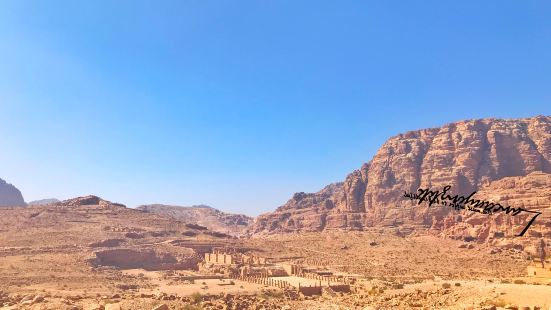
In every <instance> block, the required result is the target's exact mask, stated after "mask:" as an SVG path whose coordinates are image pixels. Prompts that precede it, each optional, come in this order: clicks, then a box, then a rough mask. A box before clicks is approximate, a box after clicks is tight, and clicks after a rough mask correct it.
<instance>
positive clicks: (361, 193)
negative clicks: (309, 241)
mask: <svg viewBox="0 0 551 310" xmlns="http://www.w3.org/2000/svg"><path fill="white" fill-rule="evenodd" d="M531 173H537V175H533V176H530V177H529V178H527V179H522V178H523V177H525V176H528V175H530V174H531ZM515 177H516V178H517V179H514V178H515ZM519 177H520V178H521V179H518V178H519ZM511 178H513V179H511ZM513 180H515V181H513ZM536 180H537V181H536ZM515 182H517V183H518V182H520V183H519V184H522V185H518V186H517V185H515V186H513V187H514V189H512V188H509V187H511V184H513V183H514V184H517V183H515ZM532 182H539V183H538V184H542V182H543V183H545V184H547V183H551V117H544V116H538V117H533V118H525V119H480V120H469V121H461V122H456V123H451V124H447V125H445V126H443V127H441V128H431V129H423V130H417V131H410V132H406V133H404V134H399V135H397V136H394V137H392V138H390V139H389V140H387V141H386V142H385V143H384V144H383V146H382V147H381V148H380V149H379V151H378V152H377V153H376V155H375V156H374V157H373V159H372V160H371V161H370V162H369V163H367V164H364V165H363V166H362V167H361V168H360V169H359V170H356V171H354V172H352V173H351V174H350V175H348V176H347V177H346V179H345V181H344V182H343V183H337V184H332V185H329V186H327V187H326V188H324V189H322V190H321V191H320V192H318V193H314V194H305V193H298V194H295V195H294V196H293V198H291V199H290V200H289V201H288V202H287V203H286V204H285V205H284V206H281V207H280V208H278V209H277V210H276V211H275V212H273V213H267V214H263V215H261V216H259V217H258V218H257V219H256V220H255V223H254V225H253V226H252V228H251V232H252V233H256V234H265V233H280V232H293V231H321V230H331V229H346V230H361V229H364V228H366V227H371V226H379V225H382V226H399V225H402V224H412V225H421V226H422V227H426V228H431V229H432V230H435V231H442V230H447V231H451V230H450V229H451V228H450V227H452V226H454V225H455V223H457V222H458V221H459V220H461V216H460V214H461V213H458V212H457V211H455V210H453V209H452V208H429V207H428V206H427V205H426V204H422V205H418V206H414V204H413V203H412V202H411V201H409V200H407V199H404V197H403V194H404V191H407V192H416V190H417V189H418V188H420V187H422V188H426V187H430V188H434V189H441V188H443V187H444V186H446V185H451V186H452V191H453V192H454V193H456V194H465V195H468V194H470V193H471V192H473V191H477V190H479V189H483V191H482V192H480V193H478V194H477V197H478V198H485V197H490V196H492V195H494V193H496V192H503V190H504V189H505V188H509V190H508V191H507V192H511V193H514V192H516V191H517V190H518V189H519V188H518V187H519V186H524V187H527V188H534V190H533V191H532V192H530V193H527V194H526V195H525V196H524V197H521V198H518V199H516V200H509V199H508V198H509V196H510V195H509V194H508V195H501V196H499V198H500V199H502V200H504V201H505V202H507V203H510V204H511V205H512V206H514V207H515V206H525V207H527V208H530V209H538V210H542V209H545V208H549V203H548V202H549V201H550V198H551V196H550V193H549V191H545V190H543V189H541V188H540V187H535V186H533V185H534V184H533V183H532ZM537 188H540V189H537ZM523 190H527V189H523ZM517 192H518V191H517ZM536 192H537V193H536ZM533 197H538V198H533ZM494 198H496V197H494ZM546 201H547V203H546ZM506 217H509V216H508V215H507V216H506ZM484 220H490V221H495V222H499V221H500V220H499V218H497V219H496V217H488V216H486V218H485V219H484ZM471 226H474V225H471ZM482 233H483V234H486V235H490V234H491V233H492V229H486V231H484V232H482Z"/></svg>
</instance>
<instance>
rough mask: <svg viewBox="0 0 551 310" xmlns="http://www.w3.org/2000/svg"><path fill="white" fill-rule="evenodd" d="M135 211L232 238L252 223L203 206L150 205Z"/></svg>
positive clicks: (244, 216) (239, 215)
mask: <svg viewBox="0 0 551 310" xmlns="http://www.w3.org/2000/svg"><path fill="white" fill-rule="evenodd" d="M137 209H138V210H142V211H146V212H151V213H156V214H158V215H162V216H167V217H170V218H174V219H177V220H181V221H184V222H186V223H193V224H198V225H201V226H204V227H207V228H208V229H209V230H212V231H218V232H222V233H225V234H229V235H234V236H239V235H242V234H243V233H244V232H245V231H246V230H247V228H248V227H249V224H251V223H252V221H253V218H252V217H249V216H246V215H243V214H230V213H224V212H222V211H220V210H217V209H215V208H212V207H209V206H205V205H197V206H191V207H183V206H169V205H162V204H151V205H143V206H139V207H137Z"/></svg>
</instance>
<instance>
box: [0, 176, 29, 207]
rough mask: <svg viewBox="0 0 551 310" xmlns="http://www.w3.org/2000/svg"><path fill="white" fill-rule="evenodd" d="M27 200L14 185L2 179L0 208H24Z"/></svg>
mask: <svg viewBox="0 0 551 310" xmlns="http://www.w3.org/2000/svg"><path fill="white" fill-rule="evenodd" d="M24 205H25V200H23V195H21V192H20V191H19V190H18V189H17V188H16V187H15V186H13V185H11V184H9V183H7V182H6V181H4V180H2V179H0V206H11V207H18V206H24Z"/></svg>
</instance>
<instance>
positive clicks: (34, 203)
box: [27, 198, 61, 206]
mask: <svg viewBox="0 0 551 310" xmlns="http://www.w3.org/2000/svg"><path fill="white" fill-rule="evenodd" d="M58 202H61V201H60V200H59V199H55V198H48V199H40V200H33V201H31V202H28V203H27V204H28V205H29V206H44V205H51V204H56V203H58Z"/></svg>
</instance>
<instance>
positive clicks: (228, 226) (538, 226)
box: [0, 116, 551, 310]
mask: <svg viewBox="0 0 551 310" xmlns="http://www.w3.org/2000/svg"><path fill="white" fill-rule="evenodd" d="M366 160H369V158H366ZM446 186H450V187H449V189H450V193H449V194H451V195H450V196H454V195H458V196H465V197H467V196H468V195H470V194H471V193H473V192H476V193H475V194H474V195H472V196H470V197H471V198H473V197H474V198H476V199H477V200H478V202H479V203H480V205H477V203H470V202H469V201H468V200H465V201H463V208H461V207H457V206H456V207H452V206H450V205H447V204H444V202H445V201H444V200H445V199H444V198H445V197H443V196H438V197H437V195H434V197H433V198H435V200H434V201H435V203H434V204H432V205H429V201H428V199H427V200H423V199H421V200H412V199H408V198H407V197H404V193H418V189H422V188H431V189H434V190H440V191H442V189H443V188H444V187H446ZM297 190H300V189H297ZM474 198H473V199H474ZM108 199H109V197H101V198H100V197H97V196H82V197H77V198H73V199H68V200H64V201H59V200H56V199H51V200H45V201H39V202H35V203H28V204H27V203H25V201H24V200H23V195H22V194H21V193H20V192H19V191H18V190H17V188H16V187H15V186H13V185H10V184H8V183H6V182H0V205H2V206H1V207H0V309H5V310H8V309H35V310H38V309H71V310H77V309H78V310H100V309H104V310H120V309H124V310H127V309H148V310H151V309H155V310H168V309H220V310H222V309H257V310H259V309H365V310H367V309H473V310H474V309H485V310H491V309H510V310H513V309H518V310H527V309H530V310H536V309H545V310H547V309H551V261H549V257H550V255H551V254H550V253H551V249H550V246H551V117H548V116H536V117H532V118H522V119H478V120H468V121H460V122H456V123H451V124H447V125H444V126H442V127H440V128H430V129H421V130H416V131H410V132H406V133H402V134H399V135H396V136H394V137H391V138H390V139H388V140H387V141H386V142H385V143H384V144H383V145H382V146H381V148H380V149H379V150H378V152H377V153H376V154H375V156H374V157H373V158H372V159H371V160H370V161H368V162H367V163H365V164H364V165H362V166H361V167H360V168H359V169H358V170H356V171H353V172H352V173H350V174H349V175H348V176H346V177H345V178H344V181H343V182H339V183H334V184H330V185H327V186H326V187H324V188H323V189H321V190H320V191H319V192H317V193H304V192H298V193H296V194H295V195H293V197H291V198H290V199H289V200H288V202H287V203H286V204H284V205H283V206H280V207H279V208H277V209H275V210H274V211H273V212H270V213H266V214H262V215H260V216H258V217H256V218H252V217H249V216H246V215H240V214H228V213H224V212H222V211H219V210H216V209H214V208H210V207H207V206H192V207H179V206H166V205H160V204H158V205H144V206H140V207H137V208H129V207H127V206H125V205H122V204H119V203H115V202H110V201H108ZM456 201H457V199H456ZM484 201H487V203H486V204H485V205H482V204H483V203H484ZM469 203H470V204H469ZM489 204H491V205H489ZM498 204H499V206H502V207H503V208H506V207H507V206H510V207H511V208H516V209H515V210H519V212H516V213H515V212H508V211H507V212H500V211H502V210H500V209H499V206H498ZM458 205H461V203H458ZM475 211H476V212H475ZM536 212H537V213H538V217H537V218H536V219H535V220H534V221H533V223H532V224H531V225H530V227H529V228H528V229H527V230H526V232H525V234H524V235H523V236H518V235H519V233H520V232H521V231H522V230H523V229H524V228H525V227H526V225H527V223H528V222H529V221H530V219H531V218H532V217H533V215H534V214H535V213H536Z"/></svg>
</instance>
